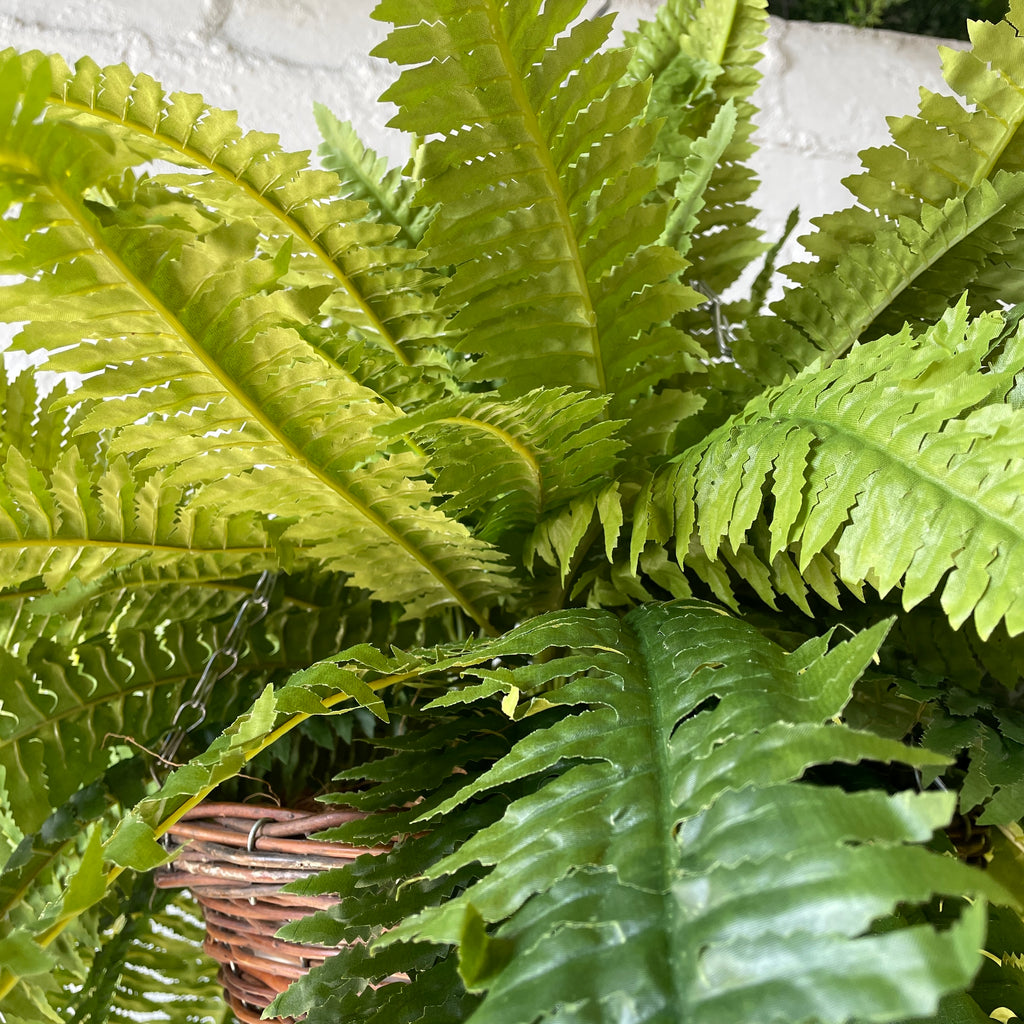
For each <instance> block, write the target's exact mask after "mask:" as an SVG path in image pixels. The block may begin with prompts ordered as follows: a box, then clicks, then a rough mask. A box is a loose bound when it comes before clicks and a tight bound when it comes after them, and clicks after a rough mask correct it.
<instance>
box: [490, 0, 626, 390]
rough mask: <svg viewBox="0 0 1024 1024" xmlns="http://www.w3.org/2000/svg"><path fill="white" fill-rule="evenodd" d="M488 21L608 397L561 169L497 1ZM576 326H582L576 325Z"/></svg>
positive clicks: (596, 370)
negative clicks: (551, 207)
mask: <svg viewBox="0 0 1024 1024" xmlns="http://www.w3.org/2000/svg"><path fill="white" fill-rule="evenodd" d="M487 18H488V20H489V21H490V24H491V32H492V36H493V39H494V42H495V45H496V46H497V49H498V53H499V54H500V57H501V62H502V65H503V66H504V68H505V71H506V74H507V76H508V82H509V86H510V88H511V90H512V95H513V98H514V102H515V105H516V107H517V109H518V110H519V111H520V114H521V116H522V118H523V122H524V125H525V128H526V131H527V133H528V134H529V136H530V138H531V139H532V140H533V145H534V147H535V148H536V151H537V158H538V160H539V161H540V165H541V171H542V173H543V176H544V180H545V183H546V185H547V190H548V195H549V197H550V198H551V200H552V201H553V202H554V205H555V212H556V214H557V219H558V225H559V228H560V230H561V233H562V236H563V239H564V242H565V249H566V251H567V252H568V253H569V255H570V264H571V267H572V272H573V276H574V277H575V278H576V282H577V293H576V294H577V295H578V297H579V298H580V299H581V302H582V305H583V307H584V310H583V311H584V315H585V319H586V320H587V322H588V324H589V326H588V327H587V332H588V335H589V338H590V347H589V351H588V352H587V353H585V355H586V358H588V359H589V360H590V362H591V363H592V364H593V367H594V375H595V376H596V378H597V384H596V390H597V391H599V392H600V393H602V394H607V393H608V381H607V375H606V374H605V368H604V362H603V360H602V353H601V340H600V338H599V337H598V333H597V312H596V311H595V309H594V303H593V299H592V298H591V295H590V287H589V285H588V284H587V272H586V268H585V267H584V266H583V258H582V255H581V253H580V249H579V244H578V243H577V240H576V233H575V231H574V230H573V227H572V218H571V217H570V216H569V206H568V203H567V201H566V197H565V193H564V192H563V190H562V183H561V180H560V179H559V177H558V169H557V168H556V167H555V164H554V162H553V160H552V159H551V151H550V150H549V149H548V146H547V142H546V136H545V133H544V132H543V131H542V130H541V127H540V123H539V122H538V120H537V115H536V113H535V111H534V109H533V106H532V104H531V103H530V100H529V97H528V96H527V94H526V88H525V86H524V84H523V81H522V79H521V78H520V76H519V73H518V71H517V69H516V63H515V58H514V57H513V55H512V51H511V50H510V49H509V44H508V38H507V37H506V35H505V32H504V30H503V29H502V26H501V21H500V19H499V17H498V14H497V10H496V7H495V4H494V0H491V2H489V3H488V6H487ZM573 326H581V325H579V324H574V325H573Z"/></svg>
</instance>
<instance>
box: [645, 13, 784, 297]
mask: <svg viewBox="0 0 1024 1024" xmlns="http://www.w3.org/2000/svg"><path fill="white" fill-rule="evenodd" d="M765 7H766V4H765V2H764V0H705V2H703V3H701V2H698V0H669V2H668V3H666V4H664V5H663V6H662V7H661V9H660V10H659V11H658V15H657V17H656V18H655V20H654V21H652V22H644V21H641V23H640V25H639V27H638V29H637V31H636V32H627V33H626V41H627V42H628V43H629V44H630V45H631V46H633V47H634V48H635V49H634V53H633V58H632V61H631V63H630V67H629V76H630V78H632V79H633V80H634V81H642V80H644V79H645V78H647V77H648V76H652V78H653V87H652V91H651V104H650V110H649V114H648V116H649V117H651V118H664V119H665V120H664V124H663V126H662V128H661V131H660V132H659V134H658V138H657V141H656V143H655V146H654V150H653V153H652V155H656V156H657V157H658V159H659V161H660V162H659V169H658V189H659V192H660V193H661V194H662V195H663V196H665V197H671V196H673V195H674V196H675V197H676V198H677V201H678V202H679V203H680V206H681V207H682V209H677V210H675V211H673V214H672V215H671V216H670V219H669V227H668V234H667V237H666V239H665V240H667V241H669V242H670V243H671V244H676V243H680V242H681V243H682V245H683V248H684V251H685V252H686V253H687V258H688V259H689V261H690V263H691V264H692V266H691V268H690V269H689V270H688V271H687V279H688V280H695V281H700V282H701V283H702V284H703V285H705V286H706V287H707V288H710V289H711V290H712V291H714V292H716V293H721V292H722V291H724V290H725V289H726V288H727V287H729V285H731V284H732V283H733V282H734V281H735V280H736V278H737V277H738V276H739V274H740V273H741V272H742V271H743V269H744V268H745V267H746V266H747V265H748V264H749V263H750V262H751V261H752V260H754V259H755V258H756V257H757V256H759V255H760V254H761V253H762V252H764V249H765V246H764V245H763V244H762V243H761V232H760V230H759V229H757V228H755V227H754V225H753V219H754V217H755V215H756V213H757V211H756V210H755V209H754V208H753V207H752V206H751V205H750V199H751V197H752V196H753V194H754V190H755V189H756V188H757V184H758V182H757V177H756V176H755V174H754V172H753V171H752V170H751V169H750V168H749V167H748V166H747V161H748V160H749V158H750V156H751V155H752V154H753V152H754V149H755V147H754V145H753V143H752V142H751V141H750V136H751V134H752V132H753V130H754V123H753V116H754V114H755V113H756V112H757V108H756V107H754V105H753V104H752V103H751V102H750V98H751V96H752V95H753V92H754V90H755V88H756V87H757V83H758V82H759V81H760V78H761V74H760V72H759V71H757V70H756V67H755V65H756V64H757V62H758V61H759V60H760V59H761V52H762V48H763V45H764V39H765V30H766V28H767V24H768V18H767V14H766V11H765ZM727 109H728V110H730V111H731V114H730V115H728V116H729V120H731V121H732V129H731V130H730V131H728V132H726V131H725V130H724V125H723V124H722V118H723V113H724V111H726V110H727ZM716 123H717V124H718V125H719V127H718V128H717V129H715V125H716ZM702 147H703V148H704V149H705V150H707V149H708V148H709V147H713V148H714V154H713V156H711V165H710V166H709V167H708V168H707V172H706V174H705V175H701V176H700V177H699V178H698V179H697V181H699V184H700V188H699V191H697V190H695V188H694V186H695V184H697V181H695V180H694V179H693V174H694V171H695V169H696V168H695V161H697V160H698V159H702V158H706V157H707V156H708V155H709V154H707V153H705V154H703V155H702V154H701V148H702ZM697 196H699V199H700V203H699V206H696V207H695V208H694V206H695V204H694V199H695V198H696V197H697ZM688 207H690V208H693V209H692V215H693V216H694V217H695V219H694V220H693V221H692V222H691V221H690V216H691V214H690V213H689V212H688ZM687 235H688V236H689V238H687V239H686V240H685V241H684V238H685V236H687Z"/></svg>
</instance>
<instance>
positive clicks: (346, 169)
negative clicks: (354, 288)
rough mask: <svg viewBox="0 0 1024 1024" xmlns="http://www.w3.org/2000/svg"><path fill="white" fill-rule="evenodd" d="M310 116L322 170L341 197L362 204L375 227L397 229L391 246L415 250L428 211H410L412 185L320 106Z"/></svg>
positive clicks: (345, 125) (349, 126)
mask: <svg viewBox="0 0 1024 1024" xmlns="http://www.w3.org/2000/svg"><path fill="white" fill-rule="evenodd" d="M313 113H314V115H315V116H316V123H317V127H318V128H319V129H320V134H321V135H322V136H323V138H324V141H323V144H322V145H321V146H320V157H321V159H322V160H323V164H324V167H326V168H327V169H328V170H329V171H334V173H335V174H337V175H338V177H339V178H340V179H341V192H342V196H343V197H344V198H345V199H357V200H360V201H361V202H364V203H366V204H367V206H368V207H369V208H370V214H369V216H371V217H372V218H373V219H374V220H375V221H377V222H378V223H381V224H393V225H394V226H395V227H397V228H398V229H399V232H398V234H397V235H395V237H394V239H393V240H392V244H393V245H399V244H404V245H407V246H408V247H409V248H410V249H415V248H416V247H417V246H418V245H419V244H420V242H421V241H422V239H423V232H424V231H425V230H426V227H427V225H428V224H429V222H430V217H431V215H432V211H430V210H428V209H419V210H416V209H414V208H413V205H412V203H413V199H414V197H415V185H414V183H413V182H412V181H410V180H409V179H407V178H403V177H402V172H401V171H400V170H399V169H398V168H390V169H389V168H388V165H387V161H386V160H385V159H384V158H383V157H378V156H377V154H376V153H375V152H374V151H373V150H372V149H370V148H369V147H367V146H365V145H363V143H362V141H361V140H360V138H359V136H358V135H357V134H356V131H355V129H354V128H353V127H352V125H351V123H350V122H348V121H339V120H338V119H337V118H336V117H335V116H334V114H332V113H331V112H330V111H329V110H328V109H327V108H326V107H325V106H324V105H323V104H322V103H314V104H313Z"/></svg>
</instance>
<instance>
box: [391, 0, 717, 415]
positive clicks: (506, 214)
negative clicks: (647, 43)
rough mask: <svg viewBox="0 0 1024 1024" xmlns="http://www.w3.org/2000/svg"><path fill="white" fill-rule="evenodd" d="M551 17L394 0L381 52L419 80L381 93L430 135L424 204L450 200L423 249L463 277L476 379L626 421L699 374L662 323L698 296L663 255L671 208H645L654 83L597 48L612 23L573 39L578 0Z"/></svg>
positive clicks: (676, 261)
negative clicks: (661, 391) (543, 392)
mask: <svg viewBox="0 0 1024 1024" xmlns="http://www.w3.org/2000/svg"><path fill="white" fill-rule="evenodd" d="M527 7H529V11H528V10H527V9H526V8H527ZM537 7H538V5H536V4H534V5H532V6H530V5H524V4H522V3H517V2H510V0H509V2H506V0H479V2H474V3H473V4H471V5H470V6H468V7H466V6H465V5H462V6H455V7H453V6H452V5H451V4H448V3H441V2H436V3H429V4H427V5H426V6H424V4H423V3H412V2H408V0H385V2H384V3H382V4H381V5H380V7H378V9H377V11H376V12H375V15H374V16H375V17H376V18H379V19H380V20H389V19H390V20H392V21H393V22H394V23H395V24H396V26H397V27H396V28H395V29H394V31H393V32H392V33H391V35H390V36H389V38H388V39H387V40H386V41H385V42H384V43H383V44H381V46H379V47H378V48H377V50H376V51H375V53H376V54H377V55H378V56H383V57H386V58H388V59H389V60H391V61H393V62H395V63H398V64H402V65H406V70H404V71H403V72H402V75H401V77H400V78H399V79H398V81H397V82H396V83H395V85H394V86H392V87H391V88H390V89H389V90H388V92H387V93H385V96H384V98H385V99H390V100H393V101H394V102H395V103H397V105H398V106H399V114H398V115H397V116H396V117H395V118H394V119H393V120H392V122H391V123H392V125H394V126H396V127H400V128H403V129H405V130H407V131H410V132H413V133H414V134H422V135H423V136H425V137H426V140H427V141H426V142H425V144H424V145H423V146H422V147H421V149H420V151H419V153H418V154H417V157H416V161H415V173H416V175H417V176H418V177H420V178H422V179H423V186H422V188H421V190H420V192H419V195H418V198H417V202H419V203H421V204H424V205H427V206H432V205H434V204H441V206H440V209H439V210H438V213H437V214H436V216H435V217H434V219H433V221H432V222H431V226H430V228H429V230H428V232H427V234H426V236H425V237H424V245H425V246H426V247H428V248H429V252H430V257H429V259H430V261H431V262H432V263H433V264H435V265H437V266H441V267H445V266H453V267H454V273H453V278H452V280H451V282H450V283H449V284H448V285H446V286H445V288H444V290H443V292H442V295H441V302H442V303H443V304H445V305H446V306H447V307H448V308H450V309H452V310H454V311H457V314H456V315H455V317H454V318H453V319H452V321H451V323H450V325H449V329H450V331H451V332H452V334H453V336H454V337H456V338H457V348H458V349H459V350H460V351H462V352H465V353H468V354H472V355H473V356H475V357H477V358H476V359H475V361H473V362H472V363H470V364H469V365H468V368H467V376H468V378H469V379H472V380H495V381H498V382H500V384H501V386H502V387H503V389H504V390H505V391H507V392H508V393H509V394H512V395H517V394H524V393H526V392H528V391H530V390H532V389H534V388H535V387H537V386H538V385H540V384H544V385H556V386H557V385H564V386H569V387H572V388H574V389H576V390H590V391H595V392H597V393H600V394H610V395H612V396H614V397H613V402H612V404H611V406H610V408H609V413H610V415H612V416H616V417H618V416H627V415H628V409H629V405H630V403H631V402H632V401H633V400H635V399H636V398H637V397H638V396H640V395H642V394H646V393H647V392H648V391H649V389H650V388H651V386H652V385H653V384H654V383H656V382H659V381H663V380H665V379H667V378H669V377H671V376H673V375H674V374H676V373H679V372H682V371H683V370H693V369H694V368H695V366H696V361H695V359H694V355H695V354H696V351H697V350H696V348H695V346H694V344H693V343H692V342H690V341H689V340H688V339H687V338H686V337H685V336H684V335H682V334H681V333H680V332H678V331H677V330H675V329H674V328H671V327H669V326H667V324H666V321H668V320H670V319H671V317H672V316H673V315H674V314H675V313H676V312H678V310H680V309H682V308H685V307H686V306H687V305H692V304H694V303H695V301H696V298H695V296H694V295H693V293H692V292H691V290H690V289H688V288H686V287H685V286H683V285H682V284H680V283H679V282H678V280H677V277H678V274H679V271H680V270H681V269H682V267H683V262H682V260H681V258H680V257H679V256H678V254H676V253H674V252H673V251H672V250H670V249H668V248H667V247H659V246H658V245H656V244H655V243H656V242H657V240H658V238H659V236H660V235H661V232H662V229H663V226H664V220H665V213H666V209H665V206H664V205H663V204H645V203H644V202H643V200H644V197H645V196H647V195H648V193H649V192H650V191H651V190H652V188H653V187H654V185H655V183H656V173H655V171H654V169H653V167H644V166H642V161H643V160H644V158H645V157H646V156H647V154H648V153H649V151H650V147H651V146H652V144H653V141H654V136H655V127H654V126H652V125H650V124H647V123H645V122H644V121H643V117H644V113H645V110H646V106H647V92H648V90H647V86H646V85H645V84H644V83H631V84H626V85H622V84H620V80H621V79H622V76H623V74H624V73H625V71H626V67H627V65H628V60H629V58H628V54H627V53H626V51H622V50H608V51H604V52H596V50H597V47H598V46H600V45H601V44H602V43H603V42H604V41H605V39H606V37H607V35H608V32H609V29H610V27H611V19H610V18H607V17H604V18H598V19H596V20H592V21H580V22H577V23H576V24H573V25H572V26H571V27H570V24H571V23H572V21H573V19H574V18H575V17H576V16H577V15H578V14H579V10H580V8H581V3H580V2H578V0H555V2H550V3H546V4H545V5H544V7H543V10H538V9H536V8H537ZM421 22H427V23H429V27H427V25H425V24H421ZM615 399H618V400H619V401H620V402H621V408H620V407H619V406H618V405H617V404H616V401H615Z"/></svg>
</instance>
